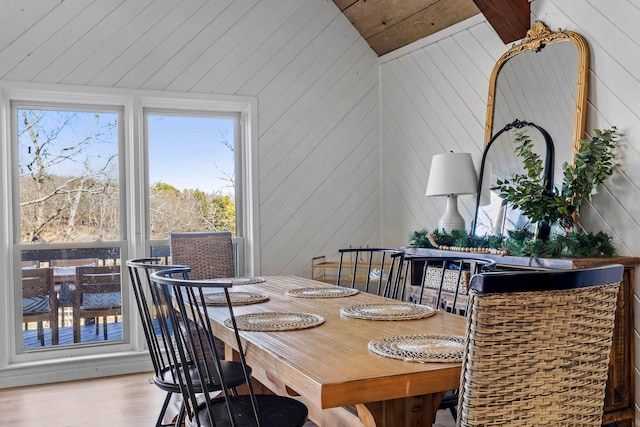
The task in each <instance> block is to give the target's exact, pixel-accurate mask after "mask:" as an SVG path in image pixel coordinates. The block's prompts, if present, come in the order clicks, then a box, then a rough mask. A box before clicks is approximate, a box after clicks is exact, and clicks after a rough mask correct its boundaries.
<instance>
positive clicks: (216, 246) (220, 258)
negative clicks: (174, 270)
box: [170, 231, 235, 280]
mask: <svg viewBox="0 0 640 427" xmlns="http://www.w3.org/2000/svg"><path fill="white" fill-rule="evenodd" d="M170 240H171V263H172V264H174V265H186V266H188V267H189V268H191V273H190V275H189V277H191V278H192V279H195V280H203V279H215V278H221V277H233V276H234V275H235V270H234V264H233V244H232V240H231V233H229V232H227V231H221V232H192V233H175V232H174V233H171V235H170Z"/></svg>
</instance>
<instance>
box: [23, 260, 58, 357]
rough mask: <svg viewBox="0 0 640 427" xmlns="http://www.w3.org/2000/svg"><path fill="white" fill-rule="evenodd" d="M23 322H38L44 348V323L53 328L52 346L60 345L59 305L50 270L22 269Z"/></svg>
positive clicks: (41, 343) (39, 337)
mask: <svg viewBox="0 0 640 427" xmlns="http://www.w3.org/2000/svg"><path fill="white" fill-rule="evenodd" d="M22 321H23V322H24V324H25V327H26V325H27V324H28V323H30V322H37V327H38V339H39V340H40V345H42V346H44V324H43V323H44V322H49V328H51V345H57V344H58V304H57V298H56V293H55V292H54V290H53V272H52V271H51V269H50V268H25V269H22Z"/></svg>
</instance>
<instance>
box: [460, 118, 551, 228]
mask: <svg viewBox="0 0 640 427" xmlns="http://www.w3.org/2000/svg"><path fill="white" fill-rule="evenodd" d="M522 139H528V140H531V142H532V143H533V145H532V147H531V151H533V152H534V153H536V154H537V155H538V157H539V158H540V159H541V161H543V162H544V163H543V166H544V176H545V188H546V189H547V191H548V192H551V191H553V184H554V181H553V175H554V159H555V150H554V143H553V140H552V138H551V136H550V135H549V133H548V132H547V131H546V129H544V128H543V127H541V126H538V125H537V124H536V123H532V122H525V121H521V120H517V119H516V120H514V121H513V122H511V123H507V124H506V125H505V126H504V127H503V128H502V129H500V130H498V131H497V132H496V134H495V135H494V136H493V138H492V139H491V140H490V141H489V143H488V144H487V146H486V147H485V151H484V153H483V156H482V162H481V168H480V174H479V177H478V180H479V182H478V194H479V195H480V196H479V197H478V198H477V200H476V203H477V206H476V213H477V214H476V218H475V219H474V226H473V228H472V230H471V232H472V234H475V235H478V236H484V235H489V236H493V235H500V234H504V231H505V230H514V229H522V228H534V227H535V224H531V223H530V221H529V219H528V218H527V217H525V216H524V215H522V213H521V212H520V211H519V210H517V209H513V208H512V207H510V206H507V204H506V203H505V201H504V200H502V198H501V197H500V187H499V186H498V184H497V182H498V180H500V181H504V180H506V179H509V178H511V177H512V176H514V175H526V174H527V171H526V169H525V168H524V165H523V161H522V159H521V158H520V157H519V156H518V155H517V153H516V147H518V146H519V145H520V144H521V141H522Z"/></svg>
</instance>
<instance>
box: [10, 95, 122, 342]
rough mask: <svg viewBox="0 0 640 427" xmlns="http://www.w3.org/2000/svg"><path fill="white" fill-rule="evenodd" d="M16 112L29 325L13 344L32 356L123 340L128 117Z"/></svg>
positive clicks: (102, 111)
mask: <svg viewBox="0 0 640 427" xmlns="http://www.w3.org/2000/svg"><path fill="white" fill-rule="evenodd" d="M12 114H13V123H15V127H14V130H15V132H16V133H15V141H16V152H17V157H18V159H17V173H16V176H17V188H18V190H17V202H18V206H19V214H18V216H17V221H16V223H17V226H18V227H17V231H16V237H15V240H16V241H18V242H19V248H20V249H19V256H20V266H21V271H20V274H19V281H20V282H21V304H18V305H19V306H21V308H22V324H23V327H24V329H23V331H22V333H21V334H19V336H18V339H17V342H22V349H23V351H29V350H34V349H40V348H42V347H49V346H65V345H74V344H81V343H82V344H86V343H87V342H99V341H122V340H123V329H122V325H123V323H122V322H118V320H122V313H123V310H122V307H123V304H122V293H121V283H120V269H119V267H118V266H119V265H121V264H122V263H121V257H120V253H121V251H120V247H119V245H115V246H113V243H114V242H119V241H120V240H122V238H121V234H122V227H121V218H122V215H121V210H122V209H121V208H122V203H121V188H120V156H119V147H120V146H121V135H122V131H121V123H122V109H113V108H100V107H84V108H78V107H70V106H62V105H59V106H51V105H46V104H28V103H24V104H21V103H15V104H14V105H13V106H12ZM105 242H111V246H109V247H106V246H104V244H105ZM79 243H82V247H80V246H78V244H79ZM94 243H98V245H97V246H95V245H94ZM107 272H108V273H110V274H109V276H108V277H105V276H104V274H106V273H107ZM98 279H100V280H98ZM103 279H104V280H103ZM106 279H108V281H107V280H106ZM98 283H100V286H98ZM107 283H109V284H110V285H107ZM17 294H18V293H17ZM94 325H95V326H94Z"/></svg>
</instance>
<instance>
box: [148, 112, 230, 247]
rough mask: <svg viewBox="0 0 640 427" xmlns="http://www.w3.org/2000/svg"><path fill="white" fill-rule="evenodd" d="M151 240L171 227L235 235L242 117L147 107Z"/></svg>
mask: <svg viewBox="0 0 640 427" xmlns="http://www.w3.org/2000/svg"><path fill="white" fill-rule="evenodd" d="M145 118H146V121H145V123H146V129H147V139H148V143H147V144H148V147H149V180H148V181H149V210H150V212H149V218H150V220H149V226H150V235H151V239H154V240H160V239H167V238H168V237H169V233H170V232H171V231H230V232H231V233H232V235H233V236H236V235H237V234H238V233H237V227H236V209H235V201H236V200H237V199H239V197H237V193H236V192H237V189H236V185H235V168H236V162H235V156H234V153H235V152H236V145H237V144H236V139H237V138H236V135H237V132H236V128H237V122H238V120H237V117H233V116H226V117H225V116H218V117H216V116H210V115H203V114H190V115H178V114H176V113H161V112H146V114H145Z"/></svg>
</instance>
